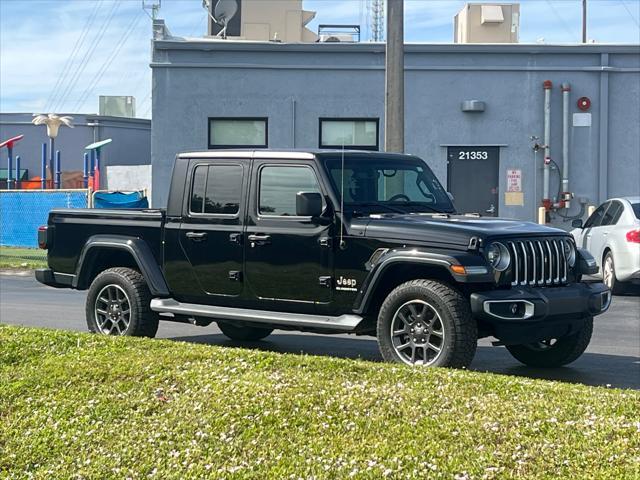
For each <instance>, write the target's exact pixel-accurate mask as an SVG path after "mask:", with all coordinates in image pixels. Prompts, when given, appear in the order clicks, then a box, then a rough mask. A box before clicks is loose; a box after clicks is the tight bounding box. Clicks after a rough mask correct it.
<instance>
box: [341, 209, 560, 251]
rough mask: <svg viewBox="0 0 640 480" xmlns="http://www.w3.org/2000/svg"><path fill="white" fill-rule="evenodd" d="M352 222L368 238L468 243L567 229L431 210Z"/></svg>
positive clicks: (358, 219)
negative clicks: (446, 214)
mask: <svg viewBox="0 0 640 480" xmlns="http://www.w3.org/2000/svg"><path fill="white" fill-rule="evenodd" d="M351 226H352V227H353V228H354V229H355V230H359V231H360V234H361V235H362V232H363V230H364V236H366V237H368V238H379V239H389V240H391V239H394V240H407V241H417V242H425V243H440V244H447V245H459V246H467V245H469V240H470V239H471V237H479V238H481V239H483V240H484V239H489V238H491V239H493V238H506V237H519V236H555V235H566V232H565V231H564V230H559V229H557V228H551V227H547V226H545V225H538V224H537V223H533V222H525V221H521V220H510V219H503V218H494V217H472V216H465V215H448V216H445V215H441V216H440V215H432V214H406V215H401V214H384V215H371V216H369V217H363V218H354V219H353V221H352V223H351Z"/></svg>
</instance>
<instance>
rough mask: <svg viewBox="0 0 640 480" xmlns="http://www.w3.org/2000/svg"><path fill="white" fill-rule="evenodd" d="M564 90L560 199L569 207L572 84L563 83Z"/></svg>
mask: <svg viewBox="0 0 640 480" xmlns="http://www.w3.org/2000/svg"><path fill="white" fill-rule="evenodd" d="M560 89H561V90H562V194H561V197H560V199H559V200H560V201H561V202H564V208H569V199H570V198H571V196H570V193H569V95H570V92H571V85H569V84H568V83H563V84H562V85H561V86H560Z"/></svg>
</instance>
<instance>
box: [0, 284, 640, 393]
mask: <svg viewBox="0 0 640 480" xmlns="http://www.w3.org/2000/svg"><path fill="white" fill-rule="evenodd" d="M84 302H85V292H78V291H75V290H67V289H55V288H51V287H46V286H44V285H41V284H39V283H38V282H36V280H35V279H34V278H33V275H32V274H21V275H20V274H15V273H6V272H0V322H1V323H7V324H14V325H24V326H31V327H48V328H58V329H65V330H79V331H86V330H87V327H86V323H85V315H84ZM157 337H159V338H169V339H172V340H176V341H184V342H194V343H203V344H209V345H223V346H226V347H236V348H259V349H263V350H269V351H274V352H281V353H303V354H308V355H324V356H334V357H341V358H360V359H363V360H368V361H374V362H379V361H382V359H381V357H380V354H379V353H378V348H377V344H376V341H375V339H373V338H371V337H356V336H354V335H317V334H310V333H298V332H289V331H276V332H274V333H273V334H272V335H270V336H269V337H267V338H266V339H265V340H263V341H260V342H256V343H250V344H249V343H245V344H243V343H240V342H233V341H231V340H229V339H227V338H226V337H225V336H224V335H222V334H221V333H220V330H218V328H217V327H216V325H215V324H212V325H210V326H208V327H196V326H192V325H187V324H180V323H173V322H161V323H160V328H159V330H158V335H157ZM0 348H1V345H0ZM471 369H472V370H478V371H488V372H493V373H497V374H503V375H518V376H526V377H531V378H545V379H549V380H558V381H563V382H572V383H583V384H587V385H599V386H607V387H618V388H631V389H636V390H640V296H638V295H637V294H636V295H633V294H632V295H627V296H616V297H614V299H613V302H612V305H611V308H610V309H609V311H608V312H607V313H605V314H603V315H601V316H599V317H596V320H595V328H594V334H593V338H592V340H591V344H590V345H589V348H588V349H587V351H586V352H585V353H584V354H583V355H582V357H580V358H579V359H578V360H577V361H576V362H574V363H572V364H571V365H568V366H566V367H562V368H556V369H536V368H530V367H526V366H524V365H521V364H520V363H519V362H518V361H516V360H515V359H514V358H513V357H511V355H509V353H508V352H507V350H506V349H505V348H503V347H493V346H491V341H490V339H483V340H481V341H480V343H479V347H478V351H477V353H476V357H475V359H474V361H473V364H472V365H471Z"/></svg>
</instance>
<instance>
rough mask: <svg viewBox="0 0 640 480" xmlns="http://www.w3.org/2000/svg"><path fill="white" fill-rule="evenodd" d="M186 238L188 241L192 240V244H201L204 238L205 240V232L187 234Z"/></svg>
mask: <svg viewBox="0 0 640 480" xmlns="http://www.w3.org/2000/svg"><path fill="white" fill-rule="evenodd" d="M186 236H187V238H188V239H189V240H193V241H194V242H201V241H202V240H204V239H205V238H207V233H206V232H187V233H186Z"/></svg>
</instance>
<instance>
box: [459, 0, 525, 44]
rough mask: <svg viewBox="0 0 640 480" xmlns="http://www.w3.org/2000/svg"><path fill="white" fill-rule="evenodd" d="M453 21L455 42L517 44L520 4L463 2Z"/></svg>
mask: <svg viewBox="0 0 640 480" xmlns="http://www.w3.org/2000/svg"><path fill="white" fill-rule="evenodd" d="M453 22H454V33H453V36H454V39H453V40H454V42H455V43H518V30H519V29H520V4H518V3H492V4H481V3H467V4H466V5H465V6H464V7H463V8H462V10H460V11H459V12H458V13H457V15H456V16H455V17H454V20H453Z"/></svg>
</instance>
